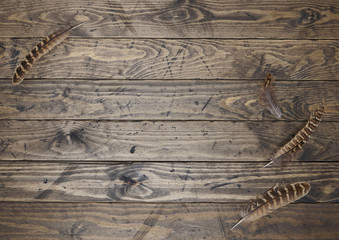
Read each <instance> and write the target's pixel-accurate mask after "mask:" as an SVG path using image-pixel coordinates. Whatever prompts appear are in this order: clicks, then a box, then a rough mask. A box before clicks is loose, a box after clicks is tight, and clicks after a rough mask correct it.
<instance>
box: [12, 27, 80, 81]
mask: <svg viewBox="0 0 339 240" xmlns="http://www.w3.org/2000/svg"><path fill="white" fill-rule="evenodd" d="M82 24H83V23H80V24H77V25H75V26H72V27H70V28H68V29H66V30H63V31H58V32H55V33H53V34H51V35H49V36H48V37H46V38H45V39H44V40H43V41H41V42H40V43H39V44H38V45H37V46H36V47H35V48H33V49H32V50H31V51H30V53H29V54H27V55H26V57H25V58H24V60H23V61H22V62H21V63H20V65H19V66H18V67H17V68H16V69H15V72H14V75H13V78H12V83H13V84H14V85H17V84H20V83H21V82H22V81H23V80H24V78H25V76H26V74H27V73H28V72H29V70H30V69H31V68H32V67H33V65H34V63H35V62H36V61H38V60H39V59H40V58H41V57H42V56H44V55H45V54H47V53H48V52H49V51H51V50H52V49H53V48H54V47H55V46H57V45H58V44H60V43H61V42H62V41H63V40H65V39H66V38H67V37H68V36H69V34H70V33H71V31H72V30H73V29H75V28H77V27H79V26H80V25H82Z"/></svg>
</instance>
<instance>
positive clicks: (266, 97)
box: [260, 73, 282, 119]
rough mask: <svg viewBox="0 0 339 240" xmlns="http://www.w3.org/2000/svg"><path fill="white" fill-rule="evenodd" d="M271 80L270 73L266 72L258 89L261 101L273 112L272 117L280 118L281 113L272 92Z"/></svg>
mask: <svg viewBox="0 0 339 240" xmlns="http://www.w3.org/2000/svg"><path fill="white" fill-rule="evenodd" d="M272 81H273V77H272V75H271V74H270V73H268V74H267V76H266V79H265V81H264V83H263V86H262V88H261V91H260V93H261V102H262V104H263V105H265V106H266V108H267V109H268V110H269V111H270V112H271V113H272V114H273V116H274V117H276V118H277V119H280V118H281V115H282V113H281V109H280V107H279V106H278V104H277V100H276V98H275V96H274V93H273V87H272Z"/></svg>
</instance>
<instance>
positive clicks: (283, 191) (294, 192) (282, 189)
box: [230, 182, 311, 230]
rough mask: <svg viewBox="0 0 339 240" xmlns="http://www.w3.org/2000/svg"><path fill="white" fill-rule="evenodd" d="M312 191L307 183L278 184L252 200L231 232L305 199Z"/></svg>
mask: <svg viewBox="0 0 339 240" xmlns="http://www.w3.org/2000/svg"><path fill="white" fill-rule="evenodd" d="M310 189H311V185H310V184H308V183H306V182H296V183H292V184H286V185H279V184H276V185H275V186H274V187H272V188H271V189H269V190H268V191H266V192H265V193H264V194H262V196H260V197H257V198H256V199H251V200H250V203H249V204H248V206H247V207H246V208H245V209H244V210H243V211H242V212H241V219H240V220H239V221H238V222H237V223H236V224H235V225H234V226H233V227H232V228H231V229H230V230H233V229H234V228H235V227H236V226H238V225H239V224H240V223H242V222H245V221H250V222H251V221H254V220H257V219H259V218H261V217H263V216H266V215H268V214H270V213H271V212H273V211H274V210H277V209H278V208H281V207H283V206H286V205H287V204H289V203H292V202H294V201H296V200H298V199H300V198H302V197H304V196H305V195H306V194H308V192H309V191H310Z"/></svg>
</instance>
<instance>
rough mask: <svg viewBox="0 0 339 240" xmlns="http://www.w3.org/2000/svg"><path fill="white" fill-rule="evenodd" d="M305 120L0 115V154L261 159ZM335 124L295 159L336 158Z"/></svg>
mask: <svg viewBox="0 0 339 240" xmlns="http://www.w3.org/2000/svg"><path fill="white" fill-rule="evenodd" d="M305 122H306V121H305ZM305 122H280V121H279V122H221V121H220V122H219V121H218V122H205V121H201V122H199V121H198V122H194V121H193V122H186V121H179V122H171V121H166V122H163V121H160V122H158V121H156V122H149V121H142V122H111V121H99V122H96V121H14V120H11V121H0V160H49V161H55V160H63V161H69V160H76V161H103V160H104V161H114V162H117V161H128V162H129V161H261V162H262V163H263V162H264V161H268V159H269V157H270V156H271V155H273V154H274V153H275V152H276V151H278V150H279V148H280V147H281V146H283V145H284V144H285V143H286V142H288V141H289V140H290V139H291V138H292V137H293V136H294V135H295V134H296V133H297V132H298V131H299V130H300V129H301V128H302V127H303V126H304V125H305ZM338 124H339V123H338V122H322V123H321V124H320V125H319V127H318V129H317V130H316V131H315V133H314V134H313V135H312V137H311V139H310V140H309V141H308V143H307V144H305V146H304V148H303V150H302V151H301V152H300V154H298V155H297V156H296V159H299V160H301V161H336V160H338V149H339V141H338V130H339V127H338Z"/></svg>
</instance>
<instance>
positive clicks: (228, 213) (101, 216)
mask: <svg viewBox="0 0 339 240" xmlns="http://www.w3.org/2000/svg"><path fill="white" fill-rule="evenodd" d="M243 207H244V205H243V204H218V203H199V204H192V203H178V204H169V203H162V204H142V203H128V204H127V203H120V204H119V203H118V204H107V203H8V202H2V203H0V226H7V227H6V228H4V227H0V234H1V236H3V237H4V238H12V239H13V238H15V239H56V238H60V239H133V240H136V239H139V240H140V239H182V236H185V237H184V238H185V239H192V240H196V239H210V240H212V239H213V240H221V239H317V240H318V239H336V238H337V237H338V232H337V231H334V229H337V226H338V224H339V218H338V212H339V208H338V204H290V205H289V206H287V207H284V208H281V209H279V210H277V211H276V212H274V213H272V215H271V217H264V218H261V219H259V220H258V221H255V222H251V223H244V224H242V225H239V226H238V227H237V228H236V229H234V230H233V231H229V229H230V227H231V226H232V225H233V224H234V223H235V222H236V221H237V220H238V219H239V212H240V210H241V209H242V208H243Z"/></svg>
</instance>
